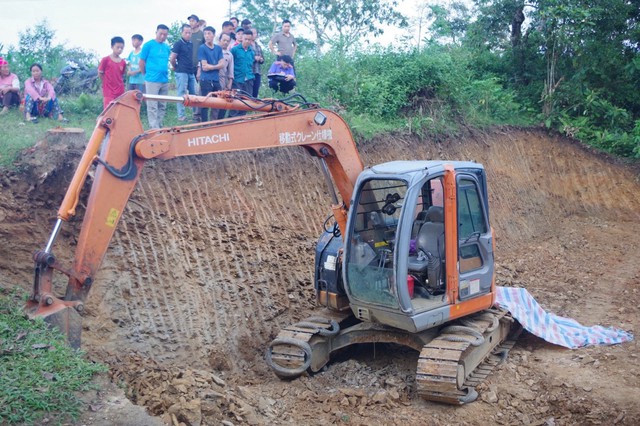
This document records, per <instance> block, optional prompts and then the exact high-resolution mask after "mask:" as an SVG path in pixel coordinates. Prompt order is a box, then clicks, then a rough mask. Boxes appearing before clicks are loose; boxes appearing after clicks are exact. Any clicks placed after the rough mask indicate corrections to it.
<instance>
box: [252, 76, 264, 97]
mask: <svg viewBox="0 0 640 426" xmlns="http://www.w3.org/2000/svg"><path fill="white" fill-rule="evenodd" d="M260 83H262V75H261V74H258V73H254V74H253V90H252V91H251V96H253V97H254V98H257V97H258V93H260Z"/></svg>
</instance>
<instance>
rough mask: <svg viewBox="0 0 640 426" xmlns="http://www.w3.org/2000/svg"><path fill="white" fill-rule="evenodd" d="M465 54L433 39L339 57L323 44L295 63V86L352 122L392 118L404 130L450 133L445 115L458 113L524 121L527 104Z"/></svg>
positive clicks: (475, 118) (481, 119)
mask: <svg viewBox="0 0 640 426" xmlns="http://www.w3.org/2000/svg"><path fill="white" fill-rule="evenodd" d="M470 59H471V56H470V55H466V54H462V53H461V52H459V51H457V50H453V51H452V50H448V49H443V48H440V47H438V46H431V47H428V48H427V49H426V50H424V51H423V52H417V51H415V52H408V53H406V52H405V53H401V52H389V51H387V50H377V51H370V52H367V53H356V54H353V55H351V56H346V57H345V56H344V55H341V54H339V53H337V52H329V53H327V54H325V55H323V56H322V57H321V58H318V59H316V58H313V59H311V58H309V59H304V60H301V61H299V62H298V63H297V64H296V70H297V72H298V74H299V75H302V76H303V78H301V79H299V81H300V83H299V90H300V91H301V92H302V93H304V94H305V95H306V96H309V97H310V98H312V99H318V100H321V101H322V102H323V103H325V104H327V105H329V106H331V107H333V108H335V109H336V110H338V111H340V112H341V113H343V114H344V113H346V115H347V117H349V118H351V119H356V118H357V120H358V122H359V123H363V122H366V121H367V120H369V121H370V122H372V123H374V122H375V123H378V125H376V126H374V127H376V128H386V127H387V124H389V123H395V124H396V127H404V128H408V129H409V130H410V131H411V132H417V133H421V134H424V133H425V132H426V133H428V134H436V133H438V132H443V133H447V134H450V133H452V132H453V133H455V129H454V128H455V125H452V124H451V123H455V122H460V121H462V122H465V123H467V124H471V125H479V126H483V125H489V124H494V123H516V122H517V123H520V124H522V123H525V122H527V121H528V119H527V118H526V116H527V114H529V112H528V111H527V110H526V109H525V108H524V107H523V106H521V105H520V104H519V103H518V102H517V99H516V94H515V92H514V91H513V90H511V89H506V88H504V87H503V85H502V84H501V82H500V80H499V79H498V78H497V77H495V76H491V75H486V76H483V77H482V78H479V77H478V76H476V72H475V70H474V69H473V64H472V62H470ZM365 117H367V118H366V119H365ZM400 122H403V123H405V124H404V125H400V124H398V123H400ZM384 123H387V124H384ZM376 132H377V131H374V132H373V133H376ZM359 133H361V134H363V135H365V136H366V135H367V134H368V132H366V131H360V132H359Z"/></svg>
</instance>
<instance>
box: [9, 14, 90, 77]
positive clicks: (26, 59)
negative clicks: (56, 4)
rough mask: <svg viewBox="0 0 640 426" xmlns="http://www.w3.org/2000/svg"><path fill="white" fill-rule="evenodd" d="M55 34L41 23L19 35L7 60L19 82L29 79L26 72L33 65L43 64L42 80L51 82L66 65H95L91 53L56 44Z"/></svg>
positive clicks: (29, 74) (46, 25) (28, 72)
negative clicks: (19, 79) (71, 63)
mask: <svg viewBox="0 0 640 426" xmlns="http://www.w3.org/2000/svg"><path fill="white" fill-rule="evenodd" d="M55 35H56V32H55V30H53V29H52V28H51V27H50V26H49V23H48V22H47V20H43V21H40V22H38V23H36V24H35V25H34V26H33V27H30V28H27V29H26V30H24V31H21V32H20V33H19V42H18V46H9V48H8V52H7V58H8V61H9V63H10V64H11V67H12V70H13V72H15V73H16V74H18V75H19V76H21V80H22V81H24V80H25V79H26V78H28V77H30V76H31V73H30V71H29V69H30V67H31V65H32V64H34V63H39V64H40V65H42V67H43V70H42V72H43V75H44V77H45V78H47V79H52V78H54V77H57V75H58V73H59V71H60V69H61V68H62V67H63V66H64V65H66V64H67V63H69V62H75V63H78V64H85V65H90V64H93V63H96V62H97V58H96V55H95V54H94V53H91V52H87V51H84V50H82V49H80V48H77V47H73V48H67V47H65V46H64V45H63V44H58V43H56V41H55Z"/></svg>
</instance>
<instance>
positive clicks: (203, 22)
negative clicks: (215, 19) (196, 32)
mask: <svg viewBox="0 0 640 426" xmlns="http://www.w3.org/2000/svg"><path fill="white" fill-rule="evenodd" d="M206 26H207V21H205V20H204V19H201V20H199V21H198V28H200V31H204V29H205V27H206Z"/></svg>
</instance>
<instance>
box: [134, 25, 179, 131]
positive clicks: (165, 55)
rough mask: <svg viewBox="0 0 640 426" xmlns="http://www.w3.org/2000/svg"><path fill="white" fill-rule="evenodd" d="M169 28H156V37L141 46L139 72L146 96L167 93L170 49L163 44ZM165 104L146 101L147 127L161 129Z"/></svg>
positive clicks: (162, 26)
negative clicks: (142, 75)
mask: <svg viewBox="0 0 640 426" xmlns="http://www.w3.org/2000/svg"><path fill="white" fill-rule="evenodd" d="M168 34H169V27H167V26H166V25H164V24H160V25H158V26H157V28H156V37H155V38H154V39H153V40H149V41H148V42H146V43H145V44H144V46H142V52H140V71H141V72H142V73H144V75H145V76H144V84H145V89H146V93H147V94H148V95H166V94H168V93H169V55H170V54H171V49H170V48H169V46H168V45H167V43H165V41H166V40H167V35H168ZM166 109H167V103H166V102H158V101H147V116H148V117H149V127H150V128H152V129H158V128H160V127H162V124H163V120H164V114H165V112H166Z"/></svg>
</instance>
